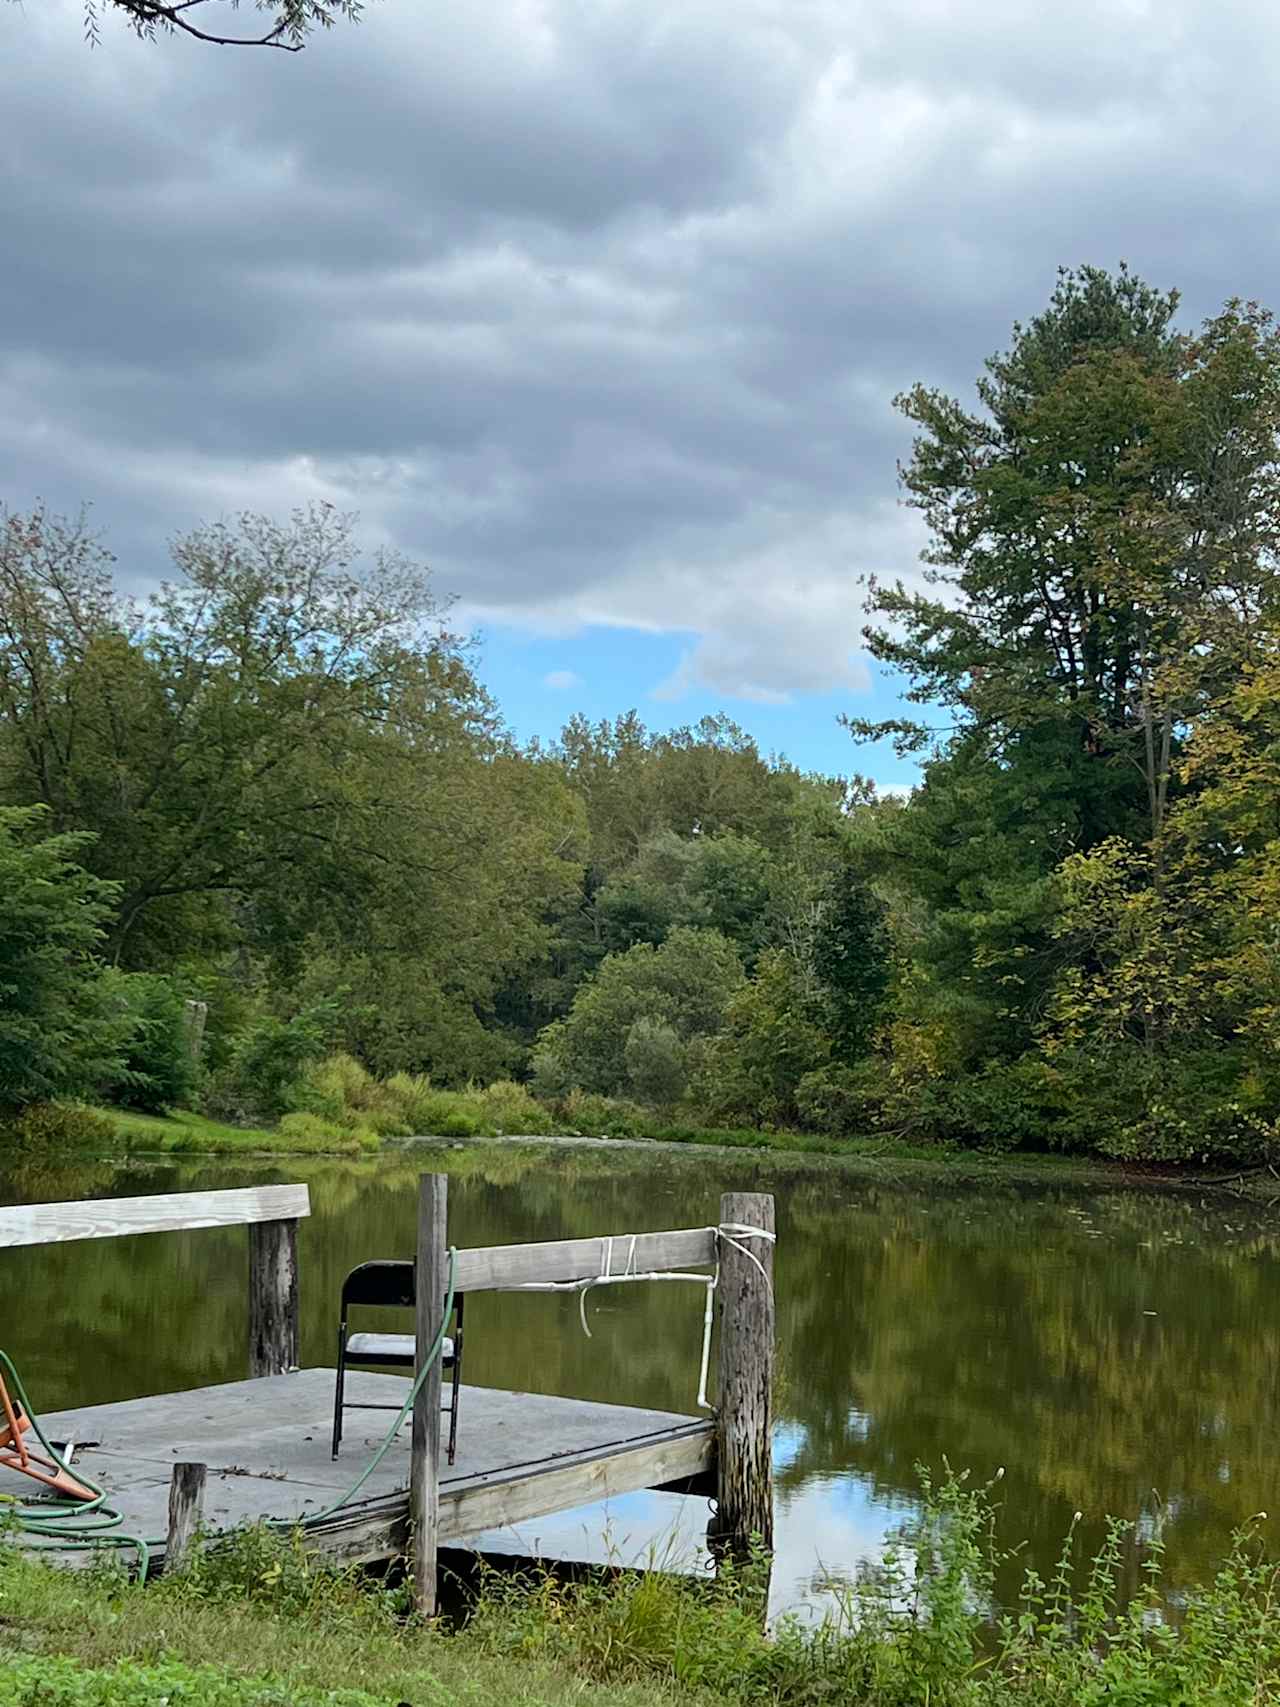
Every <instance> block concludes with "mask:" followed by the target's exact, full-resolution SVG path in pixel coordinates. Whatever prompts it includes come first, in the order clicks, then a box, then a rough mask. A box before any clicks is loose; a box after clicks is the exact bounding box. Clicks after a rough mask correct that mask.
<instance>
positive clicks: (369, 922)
mask: <svg viewBox="0 0 1280 1707" xmlns="http://www.w3.org/2000/svg"><path fill="white" fill-rule="evenodd" d="M1176 313H1177V298H1176V295H1175V294H1173V293H1169V294H1164V293H1161V292H1159V291H1157V290H1154V289H1152V288H1150V287H1149V286H1147V285H1146V284H1144V283H1143V282H1142V281H1140V280H1139V279H1137V278H1136V277H1135V276H1133V275H1132V274H1131V273H1129V272H1127V271H1125V270H1124V269H1121V270H1120V271H1119V272H1118V273H1116V274H1107V273H1103V272H1100V271H1097V270H1094V269H1089V268H1086V269H1082V270H1081V271H1079V272H1074V273H1064V274H1062V275H1061V277H1060V279H1059V283H1058V287H1057V289H1056V291H1055V293H1054V295H1053V297H1052V300H1051V301H1050V303H1049V304H1048V306H1047V307H1046V309H1045V311H1044V312H1043V313H1042V314H1041V315H1039V316H1038V317H1037V318H1035V319H1033V320H1032V321H1030V322H1029V323H1028V324H1027V325H1025V326H1023V325H1019V326H1015V328H1014V330H1013V334H1012V338H1011V341H1010V344H1009V348H1008V349H1007V351H1005V352H1004V353H1001V354H998V355H996V356H993V357H992V358H991V359H990V360H989V361H988V362H987V364H986V368H985V372H984V374H983V376H982V378H981V379H980V381H979V383H978V386H977V395H976V400H975V403H974V404H973V405H972V406H967V405H965V404H964V403H962V402H961V401H959V400H957V399H954V398H951V397H948V396H946V395H943V394H941V393H938V392H935V391H930V390H927V389H925V388H923V387H917V388H916V389H914V390H912V391H910V392H908V393H907V394H905V395H904V396H903V397H902V398H901V399H900V400H899V402H900V406H901V408H902V409H903V410H904V411H905V414H906V415H907V417H908V418H909V419H910V420H911V421H912V422H913V423H914V426H915V429H916V438H915V442H914V448H913V451H912V454H911V456H910V458H909V460H908V462H907V463H906V465H905V467H904V468H903V470H902V480H903V486H904V489H905V494H906V497H907V501H908V502H909V503H911V504H913V505H915V506H917V507H918V508H919V510H920V511H921V513H922V515H923V517H924V519H925V522H926V524H927V527H928V531H929V538H930V542H931V544H930V550H929V553H928V567H927V579H926V580H925V581H924V582H923V584H922V585H921V586H919V587H917V586H912V587H908V586H904V585H897V584H895V585H884V584H879V585H877V584H875V583H873V584H872V586H871V590H870V595H869V600H868V612H869V627H868V630H867V636H868V644H869V646H870V648H871V651H872V653H873V655H874V656H875V657H877V658H878V659H880V660H881V661H882V662H884V663H885V664H888V665H891V666H893V667H894V668H895V669H896V670H897V671H899V672H901V673H902V675H903V676H904V677H905V679H906V681H907V683H908V686H909V696H910V699H911V700H913V701H914V702H916V703H917V704H918V705H919V706H920V708H921V715H922V718H923V719H924V721H922V722H921V723H919V724H916V723H913V722H911V721H909V720H905V719H904V720H897V721H895V722H894V723H892V724H888V725H871V724H866V723H860V722H857V721H854V720H851V721H850V725H849V727H850V735H851V746H850V768H849V775H848V776H847V777H844V778H827V777H819V776H812V775H805V774H802V773H801V772H799V771H798V770H796V769H795V768H794V767H793V766H791V765H790V764H788V763H786V762H785V761H784V760H782V759H778V758H775V757H770V756H766V755H764V754H762V753H761V752H760V751H759V750H758V749H757V747H756V745H755V744H754V743H753V741H752V740H751V739H750V738H749V737H748V736H747V735H746V734H744V733H743V731H742V730H740V729H739V728H737V727H736V726H735V725H734V724H733V723H732V722H730V721H729V720H727V719H725V718H717V719H708V720H704V721H703V722H702V723H700V724H698V725H697V726H696V727H693V728H687V729H679V730H675V731H673V732H669V733H652V732H650V731H649V730H647V729H646V728H645V727H644V726H643V724H642V723H641V722H640V721H639V719H638V718H637V716H636V715H635V714H634V713H627V714H625V715H622V716H620V717H618V718H617V719H616V721H614V722H611V723H603V724H599V725H591V724H589V723H588V722H586V721H585V720H584V719H581V718H574V719H572V720H571V721H570V722H569V723H568V725H567V726H566V727H565V729H564V730H563V732H562V734H561V736H560V738H559V740H558V741H557V742H555V743H554V744H552V745H548V746H541V745H538V744H534V745H528V746H524V745H521V744H519V743H518V742H517V741H516V740H515V739H514V738H513V737H512V735H511V733H510V732H509V731H508V730H507V728H506V727H505V726H504V723H503V720H502V716H501V712H500V708H499V707H498V706H497V705H495V704H494V703H493V701H492V700H491V698H490V697H489V695H488V694H487V693H486V691H485V689H484V687H483V685H482V682H481V679H480V675H479V670H480V666H481V661H480V660H478V659H477V657H476V655H475V653H474V651H473V649H472V648H471V647H470V646H469V644H468V643H467V641H466V639H465V637H463V636H460V635H457V634H455V633H454V632H452V631H451V629H450V627H449V620H448V617H449V612H448V606H447V600H446V598H445V597H444V594H443V592H442V590H440V589H437V588H436V587H435V586H434V585H433V583H432V581H431V579H430V577H429V575H428V574H427V573H426V571H424V570H422V569H421V568H419V567H417V566H416V565H414V564H413V563H410V562H407V561H405V560H402V559H400V558H398V557H396V556H393V555H390V554H383V555H380V556H377V557H375V558H374V559H372V560H366V559H364V558H362V557H361V555H360V553H359V552H358V550H357V546H356V535H355V524H354V522H353V520H352V519H351V518H346V517H343V516H341V515H338V514H336V513H335V512H333V511H331V510H328V509H325V508H317V509H314V510H311V511H309V512H306V513H302V514H298V515H295V516H293V517H292V518H291V519H290V520H288V521H284V522H282V521H279V520H271V519H268V518H264V517H258V516H246V517H242V518H240V519H239V520H238V521H237V522H235V523H228V524H219V525H213V526H204V527H200V528H197V529H196V530H195V531H193V532H192V533H190V534H188V535H187V536H185V537H183V538H181V539H179V540H177V541H176V542H175V544H174V547H173V560H174V569H175V574H174V577H173V579H172V581H171V582H169V583H168V584H166V585H165V586H164V587H163V588H162V589H161V590H160V591H159V592H157V593H156V594H155V595H154V596H152V597H151V598H150V599H147V600H145V601H135V600H131V599H129V598H127V597H125V596H124V595H123V594H122V593H121V592H120V591H119V587H118V583H119V581H120V580H121V579H123V578H124V577H121V576H118V575H117V573H116V565H115V564H114V563H113V561H112V559H111V557H110V556H109V554H108V552H107V551H106V549H105V547H104V545H103V544H102V542H101V541H100V540H99V539H98V538H96V537H95V536H94V534H93V533H92V532H91V531H90V530H89V529H88V528H87V526H86V525H85V524H84V523H83V522H82V521H77V520H74V519H72V520H66V519H60V518H58V517H56V516H54V515H51V514H49V513H46V512H45V511H44V510H43V509H39V508H37V509H35V510H33V511H29V512H20V511H14V510H10V511H4V512H0V1105H3V1107H4V1108H5V1110H7V1114H6V1118H7V1119H8V1120H9V1122H10V1123H11V1125H14V1127H15V1129H20V1130H22V1131H24V1132H35V1131H36V1130H37V1129H40V1128H42V1127H45V1126H47V1127H50V1128H51V1129H54V1130H57V1129H58V1120H59V1118H61V1117H60V1115H59V1112H58V1108H59V1099H64V1100H65V1099H76V1098H84V1099H93V1100H98V1101H102V1100H116V1101H120V1102H124V1103H131V1102H132V1103H137V1104H139V1105H141V1106H144V1107H153V1108H154V1107H162V1106H165V1105H167V1104H171V1103H187V1102H194V1101H199V1102H201V1103H202V1104H203V1105H204V1106H205V1107H207V1108H208V1109H210V1110H212V1111H213V1112H215V1113H219V1114H221V1115H223V1116H224V1117H227V1118H233V1119H246V1120H250V1119H259V1120H260V1119H268V1118H270V1119H274V1118H277V1117H279V1116H281V1115H288V1114H290V1113H293V1114H295V1115H297V1114H306V1113H308V1112H309V1113H311V1114H312V1115H313V1116H314V1117H317V1118H318V1117H320V1116H321V1115H322V1114H323V1112H324V1108H323V1096H321V1095H320V1093H319V1092H317V1090H316V1075H315V1071H314V1069H315V1064H316V1063H319V1062H322V1061H325V1060H330V1061H332V1058H333V1057H334V1056H335V1054H340V1055H341V1056H343V1057H349V1058H351V1063H352V1065H351V1066H350V1067H349V1068H348V1069H346V1070H348V1071H356V1072H358V1071H359V1070H358V1069H357V1068H354V1065H353V1064H354V1063H361V1064H362V1065H363V1068H364V1069H366V1070H367V1073H368V1074H370V1075H373V1076H375V1077H376V1078H377V1079H378V1080H383V1081H388V1082H395V1081H397V1080H399V1081H400V1082H401V1083H405V1084H417V1085H419V1086H421V1085H423V1084H425V1082H426V1081H427V1080H429V1081H430V1082H431V1083H432V1084H433V1085H436V1086H445V1087H449V1086H458V1085H464V1084H467V1083H473V1082H474V1083H481V1084H488V1083H491V1082H493V1081H516V1082H518V1083H523V1084H525V1085H527V1086H528V1088H529V1089H530V1090H531V1091H532V1092H533V1094H534V1095H535V1096H536V1097H537V1098H538V1099H539V1100H540V1103H541V1104H542V1105H543V1106H545V1107H547V1108H550V1109H553V1110H557V1111H559V1112H560V1114H561V1115H562V1117H563V1118H565V1119H570V1118H572V1119H577V1120H579V1121H580V1122H581V1121H585V1122H586V1123H587V1124H590V1122H591V1118H592V1116H591V1112H590V1111H591V1110H592V1108H593V1107H596V1106H597V1105H599V1106H602V1104H601V1099H606V1098H607V1099H613V1103H614V1104H620V1105H626V1106H631V1105H635V1106H637V1107H639V1108H644V1109H651V1110H665V1111H675V1110H679V1111H681V1112H682V1113H683V1114H684V1116H685V1117H687V1118H689V1119H694V1120H697V1121H699V1122H701V1123H704V1124H706V1125H717V1124H733V1125H738V1126H741V1125H751V1126H759V1127H761V1128H765V1129H767V1128H770V1127H774V1128H781V1127H792V1128H800V1129H809V1130H813V1131H817V1132H823V1133H828V1134H831V1135H833V1136H846V1135H847V1136H858V1135H865V1134H867V1133H871V1132H881V1133H888V1134H894V1135H899V1136H905V1137H915V1138H919V1139H925V1140H935V1141H950V1142H959V1143H966V1144H982V1145H993V1146H1000V1147H1009V1148H1011V1147H1025V1148H1035V1149H1046V1148H1060V1149H1070V1150H1078V1151H1096V1152H1099V1153H1103V1154H1108V1155H1115V1156H1122V1157H1129V1158H1160V1159H1171V1160H1178V1159H1189V1158H1193V1157H1194V1158H1197V1159H1199V1158H1202V1157H1210V1156H1218V1157H1228V1156H1230V1157H1240V1158H1265V1157H1267V1156H1268V1155H1269V1154H1271V1152H1272V1151H1273V1150H1274V1149H1275V1148H1276V1147H1277V1134H1278V1124H1277V1123H1278V1121H1280V1067H1277V1059H1278V1057H1277V1050H1276V1043H1277V1041H1278V1040H1280V925H1278V924H1277V919H1278V917H1280V914H1278V906H1277V904H1278V902H1280V603H1278V600H1277V592H1278V590H1280V578H1278V574H1277V529H1278V528H1280V464H1278V462H1277V431H1278V429H1280V341H1278V339H1277V333H1276V331H1275V329H1274V327H1273V324H1272V321H1271V318H1270V316H1269V315H1268V314H1267V313H1265V312H1264V311H1262V310H1261V309H1259V308H1258V307H1256V306H1255V305H1252V304H1242V303H1239V302H1232V303H1229V304H1227V306H1226V307H1225V308H1224V309H1223V311H1222V312H1221V313H1220V314H1218V315H1216V316H1215V317H1213V318H1212V319H1210V320H1208V321H1207V322H1206V323H1205V324H1204V325H1203V326H1201V327H1200V328H1199V329H1198V330H1197V331H1194V332H1187V331H1185V330H1181V329H1179V327H1178V326H1177V324H1176V321H1175V317H1176ZM860 596H862V594H860V592H859V591H858V589H855V588H853V587H851V589H850V598H851V599H855V598H858V597H860ZM886 734H892V735H893V736H894V737H895V739H896V740H897V741H898V742H899V743H900V745H901V746H902V748H903V749H904V750H911V751H914V752H916V753H918V754H919V756H920V762H921V766H922V780H921V783H920V786H919V787H918V788H917V789H916V790H915V791H914V792H913V793H912V795H911V796H910V798H909V799H907V800H905V801H899V800H895V799H879V798H877V796H876V793H875V790H874V788H873V787H872V786H871V785H869V784H867V783H865V782H864V781H862V780H861V779H860V777H859V776H858V774H857V764H858V751H857V747H856V745H855V744H854V743H855V742H856V741H857V740H859V739H867V738H872V737H874V738H883V737H884V736H885V735H886ZM192 1003H195V1004H203V1006H202V1007H200V1008H199V1009H198V1011H199V1012H200V1014H201V1016H202V1022H203V1028H204V1029H203V1046H202V1051H201V1054H200V1061H199V1065H198V1067H197V1066H196V1065H194V1064H193V1054H192V1050H191V1048H190V1046H189V1045H190V1041H191V1039H190V1026H191V1023H192V1021H191V1014H192V1012H193V1011H197V1010H193V1009H192V1007H191V1006H190V1004H192ZM309 1075H310V1077H309ZM331 1077H332V1075H331ZM308 1085H309V1086H310V1089H308V1088H307V1087H308ZM317 1096H320V1102H319V1103H317V1101H316V1099H317ZM308 1099H310V1100H308ZM592 1099H595V1100H594V1103H593V1100H592Z"/></svg>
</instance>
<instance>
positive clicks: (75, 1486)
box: [0, 1375, 98, 1500]
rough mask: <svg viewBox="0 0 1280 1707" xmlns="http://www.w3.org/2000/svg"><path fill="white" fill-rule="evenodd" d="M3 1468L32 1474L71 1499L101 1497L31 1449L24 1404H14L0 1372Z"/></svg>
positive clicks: (0, 1454)
mask: <svg viewBox="0 0 1280 1707" xmlns="http://www.w3.org/2000/svg"><path fill="white" fill-rule="evenodd" d="M0 1415H2V1416H3V1421H0V1468H3V1469H6V1470H17V1471H18V1472H19V1473H20V1474H21V1475H23V1476H31V1477H33V1478H34V1480H35V1481H37V1482H43V1483H44V1485H45V1486H46V1487H47V1488H52V1489H53V1490H54V1492H55V1493H59V1494H62V1495H64V1496H65V1497H66V1498H67V1499H69V1500H92V1499H96V1498H97V1497H98V1496H97V1495H96V1494H95V1493H94V1492H93V1491H92V1489H90V1488H86V1487H85V1486H84V1485H83V1484H82V1483H80V1482H77V1481H76V1479H75V1477H74V1476H72V1475H71V1474H69V1472H68V1471H66V1470H64V1469H63V1468H62V1466H61V1464H55V1463H54V1461H53V1459H52V1458H46V1457H44V1455H43V1454H42V1453H39V1452H32V1451H31V1450H30V1448H29V1447H28V1446H27V1443H26V1441H25V1440H24V1439H23V1438H22V1437H23V1435H24V1434H26V1432H27V1430H28V1429H29V1428H30V1427H31V1419H30V1417H28V1416H26V1415H24V1414H23V1410H22V1407H21V1405H15V1404H14V1402H13V1400H12V1399H11V1398H10V1397H9V1389H8V1388H7V1387H6V1386H5V1384H4V1376H3V1375H0Z"/></svg>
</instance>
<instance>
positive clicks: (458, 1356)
mask: <svg viewBox="0 0 1280 1707" xmlns="http://www.w3.org/2000/svg"><path fill="white" fill-rule="evenodd" d="M461 1386H462V1310H461V1307H459V1310H458V1316H457V1323H456V1333H455V1335H454V1341H453V1391H452V1393H450V1395H449V1453H448V1460H449V1463H450V1464H452V1463H453V1460H454V1457H455V1456H456V1454H457V1451H458V1393H459V1389H460V1388H461Z"/></svg>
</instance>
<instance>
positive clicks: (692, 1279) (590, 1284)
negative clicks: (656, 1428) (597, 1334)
mask: <svg viewBox="0 0 1280 1707" xmlns="http://www.w3.org/2000/svg"><path fill="white" fill-rule="evenodd" d="M702 1231H704V1232H707V1233H710V1234H711V1236H712V1238H713V1239H714V1240H715V1243H716V1260H715V1269H714V1271H713V1272H712V1273H711V1274H686V1273H683V1272H682V1271H680V1270H678V1269H650V1270H647V1271H645V1272H644V1273H637V1272H636V1266H635V1264H636V1239H637V1237H638V1235H637V1234H635V1233H633V1234H632V1235H631V1243H630V1246H629V1248H628V1250H627V1261H626V1266H625V1267H624V1269H623V1270H622V1272H621V1274H615V1273H614V1272H613V1236H612V1234H604V1235H602V1237H601V1240H600V1273H599V1274H589V1275H586V1276H585V1277H584V1278H583V1279H582V1280H528V1281H525V1282H524V1283H523V1284H522V1285H520V1286H515V1287H511V1288H509V1290H511V1291H513V1292H576V1293H577V1294H578V1319H579V1321H580V1322H581V1323H582V1331H583V1333H584V1334H585V1335H586V1336H587V1338H588V1339H591V1338H592V1337H593V1336H592V1333H591V1329H590V1327H589V1326H588V1324H587V1294H588V1292H593V1291H594V1290H595V1288H596V1287H597V1286H625V1285H630V1284H632V1283H633V1282H637V1281H642V1280H676V1281H685V1282H689V1283H692V1284H694V1285H698V1286H705V1287H706V1289H707V1302H706V1308H705V1309H704V1310H703V1313H702V1364H701V1368H700V1369H699V1372H698V1400H697V1402H698V1406H699V1408H700V1409H701V1410H704V1411H710V1410H714V1408H715V1407H714V1406H713V1405H712V1404H711V1402H710V1400H709V1399H708V1398H707V1381H708V1380H709V1379H710V1374H711V1329H712V1323H713V1320H714V1315H715V1311H714V1304H715V1294H716V1288H717V1287H718V1286H719V1284H720V1246H721V1244H722V1243H724V1244H727V1245H731V1246H732V1247H733V1249H734V1250H735V1251H737V1252H738V1254H739V1255H740V1256H744V1257H746V1259H747V1261H748V1262H751V1263H754V1264H755V1266H756V1267H757V1268H758V1269H759V1270H760V1277H761V1279H762V1280H763V1281H764V1283H765V1285H766V1286H767V1287H768V1288H769V1291H770V1294H771V1295H772V1292H773V1283H772V1282H771V1280H770V1279H769V1271H768V1270H767V1269H766V1268H765V1266H764V1264H763V1263H762V1262H761V1261H760V1258H759V1257H758V1256H757V1255H756V1253H755V1252H754V1251H753V1250H752V1249H751V1248H750V1247H749V1246H748V1245H745V1244H743V1243H742V1241H743V1240H744V1239H764V1240H765V1241H766V1242H767V1243H769V1244H770V1245H774V1244H776V1243H777V1241H778V1235H777V1234H776V1233H771V1232H770V1231H769V1230H768V1228H766V1227H753V1226H751V1225H750V1223H749V1222H745V1221H724V1222H721V1224H720V1225H719V1226H718V1227H706V1228H703V1229H702Z"/></svg>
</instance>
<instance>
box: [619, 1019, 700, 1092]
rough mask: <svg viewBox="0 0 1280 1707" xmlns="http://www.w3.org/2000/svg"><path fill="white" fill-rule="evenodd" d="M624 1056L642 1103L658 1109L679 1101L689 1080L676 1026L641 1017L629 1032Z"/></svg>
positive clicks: (632, 1088) (633, 1090)
mask: <svg viewBox="0 0 1280 1707" xmlns="http://www.w3.org/2000/svg"><path fill="white" fill-rule="evenodd" d="M622 1056H623V1060H624V1061H625V1062H626V1067H627V1079H628V1081H629V1084H630V1088H631V1091H632V1093H633V1095H634V1096H635V1097H636V1098H637V1099H638V1100H639V1101H640V1102H645V1103H650V1104H652V1105H654V1106H656V1107H659V1108H665V1107H668V1106H669V1105H670V1104H672V1103H676V1102H679V1100H680V1098H681V1096H682V1095H683V1094H684V1088H685V1082H686V1077H687V1075H686V1064H685V1048H684V1045H683V1043H681V1041H680V1038H679V1037H678V1036H677V1034H676V1031H675V1028H674V1027H673V1026H670V1025H667V1024H666V1023H665V1022H664V1021H663V1020H657V1019H649V1018H648V1017H647V1016H645V1015H643V1014H642V1015H641V1017H640V1018H639V1019H638V1020H636V1021H634V1023H633V1024H632V1026H631V1029H630V1031H628V1033H627V1041H626V1046H625V1048H624V1049H623V1052H622Z"/></svg>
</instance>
